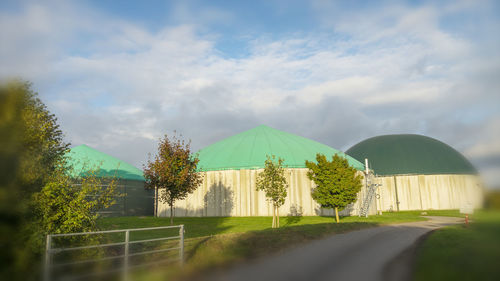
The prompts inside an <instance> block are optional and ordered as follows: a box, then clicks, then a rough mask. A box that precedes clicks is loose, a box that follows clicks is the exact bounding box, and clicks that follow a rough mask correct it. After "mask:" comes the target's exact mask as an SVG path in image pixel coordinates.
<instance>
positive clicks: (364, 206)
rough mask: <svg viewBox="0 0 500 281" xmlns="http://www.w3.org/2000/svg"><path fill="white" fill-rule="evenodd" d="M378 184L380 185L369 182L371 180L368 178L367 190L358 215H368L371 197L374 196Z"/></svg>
mask: <svg viewBox="0 0 500 281" xmlns="http://www.w3.org/2000/svg"><path fill="white" fill-rule="evenodd" d="M378 186H380V184H375V183H371V181H370V180H368V184H367V189H368V192H367V193H366V196H365V200H364V201H363V203H362V204H361V209H360V211H359V216H360V217H368V211H369V210H370V206H371V204H372V201H373V198H374V197H375V194H376V190H377V187H378Z"/></svg>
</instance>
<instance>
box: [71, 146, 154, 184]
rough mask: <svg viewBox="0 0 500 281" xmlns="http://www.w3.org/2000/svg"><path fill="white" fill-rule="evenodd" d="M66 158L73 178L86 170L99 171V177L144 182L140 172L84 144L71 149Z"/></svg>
mask: <svg viewBox="0 0 500 281" xmlns="http://www.w3.org/2000/svg"><path fill="white" fill-rule="evenodd" d="M66 156H67V159H68V164H69V165H71V167H72V174H73V175H75V176H82V175H84V174H85V172H86V171H88V170H93V169H99V173H98V176H100V177H115V176H116V177H117V178H119V179H124V180H139V181H144V176H143V173H142V171H141V170H139V169H137V168H136V167H134V166H132V165H130V164H128V163H126V162H124V161H122V160H120V159H117V158H114V157H113V156H111V155H108V154H106V153H102V152H100V151H98V150H96V149H93V148H91V147H88V146H86V145H84V144H83V145H79V146H76V147H73V148H71V149H70V151H69V152H68V153H67V154H66Z"/></svg>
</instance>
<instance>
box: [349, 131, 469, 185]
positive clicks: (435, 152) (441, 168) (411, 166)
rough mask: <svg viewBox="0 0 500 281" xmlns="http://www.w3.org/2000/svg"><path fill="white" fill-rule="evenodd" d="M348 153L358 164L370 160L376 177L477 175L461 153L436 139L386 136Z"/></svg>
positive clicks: (416, 136)
mask: <svg viewBox="0 0 500 281" xmlns="http://www.w3.org/2000/svg"><path fill="white" fill-rule="evenodd" d="M346 153H347V154H348V155H350V156H352V157H354V158H356V159H358V160H359V161H364V159H365V158H368V162H369V166H370V168H371V169H373V170H374V172H375V174H377V175H401V174H475V173H476V170H475V168H474V167H473V166H472V164H471V163H470V162H469V161H468V160H467V159H466V158H465V157H464V156H463V155H462V154H460V152H458V151H456V150H455V149H453V148H452V147H451V146H449V145H447V144H445V143H443V142H440V141H438V140H436V139H433V138H429V137H426V136H421V135H385V136H378V137H373V138H369V139H367V140H364V141H362V142H360V143H358V144H356V145H354V146H353V147H351V148H349V149H348V150H347V151H346Z"/></svg>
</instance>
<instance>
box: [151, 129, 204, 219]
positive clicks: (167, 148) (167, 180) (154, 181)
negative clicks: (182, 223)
mask: <svg viewBox="0 0 500 281" xmlns="http://www.w3.org/2000/svg"><path fill="white" fill-rule="evenodd" d="M198 162H199V159H198V157H196V156H194V155H192V154H191V145H190V142H185V141H184V140H182V139H180V138H178V137H177V136H176V135H174V136H172V137H171V138H169V137H168V136H167V135H165V137H164V138H162V139H160V142H159V145H158V153H157V154H156V155H155V157H154V160H151V159H149V160H148V163H147V164H146V165H145V166H144V177H145V178H146V188H150V189H152V188H154V189H157V190H158V199H159V200H160V201H162V202H163V203H167V204H168V205H169V206H170V224H174V204H175V201H177V200H182V199H184V198H186V197H187V196H188V194H190V193H192V192H193V191H195V190H196V188H198V186H199V185H200V184H201V182H202V175H201V174H200V173H197V171H196V165H197V164H198Z"/></svg>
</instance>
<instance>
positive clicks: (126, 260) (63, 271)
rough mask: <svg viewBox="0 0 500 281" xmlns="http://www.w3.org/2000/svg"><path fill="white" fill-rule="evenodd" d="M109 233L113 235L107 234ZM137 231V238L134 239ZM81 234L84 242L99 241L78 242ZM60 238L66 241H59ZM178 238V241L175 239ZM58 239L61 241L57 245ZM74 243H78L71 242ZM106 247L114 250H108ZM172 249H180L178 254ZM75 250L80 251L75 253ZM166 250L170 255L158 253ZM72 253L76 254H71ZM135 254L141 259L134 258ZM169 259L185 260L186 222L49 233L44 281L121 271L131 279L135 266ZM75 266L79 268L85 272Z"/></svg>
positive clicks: (119, 272) (159, 262) (84, 277)
mask: <svg viewBox="0 0 500 281" xmlns="http://www.w3.org/2000/svg"><path fill="white" fill-rule="evenodd" d="M176 229H178V232H177V231H176ZM155 232H159V233H156V234H155ZM174 233H175V234H174ZM106 235H108V236H114V237H105V236H106ZM134 235H135V236H136V239H133V237H132V236H134ZM119 236H123V237H119ZM148 236H149V237H148ZM152 237H153V238H152ZM78 238H84V239H81V240H83V241H85V242H88V241H89V240H90V241H93V242H96V243H90V244H91V245H82V243H81V242H80V243H76V242H78ZM144 238H149V239H144ZM58 239H60V240H66V241H56V240H58ZM92 239H94V240H92ZM177 239H178V240H179V241H178V243H177V242H175V240H177ZM58 243H59V244H61V245H57V244H58ZM75 243H76V244H77V246H75V245H72V244H75ZM148 244H149V245H148ZM151 244H153V245H151ZM141 245H142V246H141ZM134 246H140V247H136V248H140V249H139V250H133V249H131V248H132V247H134ZM144 248H146V250H144ZM106 249H113V251H111V253H109V251H106ZM173 251H176V252H177V251H178V255H177V254H175V252H173ZM82 252H83V253H84V254H82ZM85 252H86V253H85ZM172 252H173V254H172ZM75 253H80V254H79V255H78V254H76V255H75ZM164 253H165V255H167V254H166V253H168V255H169V256H168V257H164V258H161V257H159V256H158V255H162V254H164ZM65 254H66V256H65ZM71 254H73V257H72V258H69V257H70V256H72V255H71ZM154 255H156V256H154ZM75 256H76V257H77V258H75ZM58 257H60V258H59V259H58ZM82 257H83V258H82ZM136 257H141V259H139V260H138V261H131V259H132V258H136ZM148 257H149V259H148ZM153 258H154V260H152V259H153ZM61 260H63V261H61ZM68 260H69V261H68ZM169 262H179V264H180V265H182V264H183V262H184V225H177V226H162V227H149V228H135V229H120V230H107V231H96V232H81V233H67V234H66V233H65V234H49V235H47V241H46V250H45V262H44V272H43V274H44V276H43V277H44V281H52V280H87V279H88V280H94V279H96V278H97V277H98V276H101V277H104V276H106V275H110V274H115V275H121V277H120V278H121V279H122V280H128V276H129V272H130V271H131V270H132V269H135V268H141V267H147V266H152V265H155V264H166V263H169ZM75 268H79V270H80V271H82V272H83V273H82V272H78V270H76V269H75Z"/></svg>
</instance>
